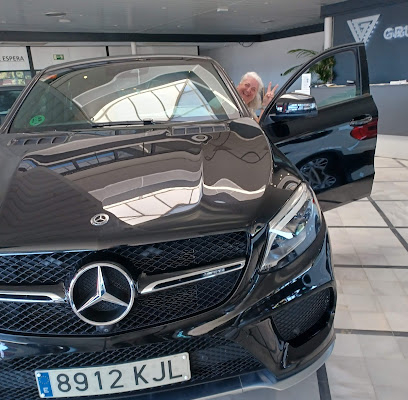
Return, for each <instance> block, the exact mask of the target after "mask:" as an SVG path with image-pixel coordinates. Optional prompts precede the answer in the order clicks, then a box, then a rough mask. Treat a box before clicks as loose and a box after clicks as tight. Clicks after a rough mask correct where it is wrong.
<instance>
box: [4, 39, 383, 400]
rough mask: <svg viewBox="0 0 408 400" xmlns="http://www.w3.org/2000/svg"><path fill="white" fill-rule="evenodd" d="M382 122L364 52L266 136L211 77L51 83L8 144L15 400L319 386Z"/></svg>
mask: <svg viewBox="0 0 408 400" xmlns="http://www.w3.org/2000/svg"><path fill="white" fill-rule="evenodd" d="M327 57H332V58H333V59H335V61H336V62H335V63H334V64H333V65H335V67H334V70H333V80H332V82H330V84H327V82H326V84H323V83H322V81H321V79H320V78H321V77H319V76H317V75H316V74H314V73H313V71H315V68H313V66H314V65H315V64H316V63H320V62H321V61H322V60H323V59H325V58H327ZM310 71H311V72H310ZM309 72H310V73H311V74H312V85H311V86H308V87H305V86H304V85H303V86H302V85H301V84H300V82H301V80H302V76H303V75H304V74H306V73H309ZM377 117H378V113H377V109H376V106H375V104H374V102H373V99H372V97H371V96H370V92H369V82H368V74H367V63H366V55H365V49H364V45H362V44H353V45H346V46H341V47H337V48H333V49H330V50H328V51H326V52H325V53H323V54H321V55H319V56H318V57H316V58H315V59H313V60H311V61H309V62H308V63H306V64H305V65H304V66H303V67H302V68H301V69H299V70H298V72H297V73H296V74H295V75H294V76H293V77H292V78H291V79H289V81H288V83H287V84H286V85H284V86H282V88H281V90H280V91H279V93H277V95H276V97H275V99H274V100H273V101H272V102H271V103H270V105H269V106H268V108H267V109H266V110H265V112H264V114H263V116H262V118H261V120H260V124H258V123H257V122H255V121H254V120H253V119H252V118H251V114H250V112H249V110H248V109H247V108H246V106H245V104H244V103H243V101H242V99H241V98H240V97H239V96H238V93H237V91H236V90H235V87H234V85H233V83H232V82H231V80H230V79H229V78H228V76H227V75H226V73H225V71H224V70H223V69H222V67H221V66H220V65H219V64H217V63H216V62H215V61H213V60H211V59H209V58H206V57H176V56H166V57H165V56H145V57H120V58H116V57H112V58H104V59H93V60H86V61H79V62H75V63H66V64H62V65H58V66H54V67H49V68H47V69H45V70H44V71H43V72H42V73H40V74H38V75H37V76H36V77H35V78H34V79H33V81H32V82H31V83H30V84H29V85H28V87H27V88H26V89H25V90H24V92H23V93H22V95H21V96H20V97H19V99H18V100H17V102H16V103H15V105H14V106H13V108H12V109H11V111H10V113H9V114H8V116H7V118H6V120H5V122H4V124H3V126H2V128H1V131H0V187H1V191H0V271H1V273H0V281H1V282H0V356H1V360H0V393H1V398H2V400H11V399H12V400H35V399H39V398H64V399H70V398H81V399H101V398H103V399H107V400H108V399H109V400H113V399H136V398H137V399H139V398H141V399H142V398H149V399H151V398H155V399H156V398H157V399H160V398H163V399H169V398H174V399H194V398H203V397H206V396H208V397H209V396H218V395H222V394H225V393H239V392H242V391H246V390H251V389H256V388H257V387H270V388H273V389H284V388H286V387H288V386H291V385H293V384H295V383H296V382H299V381H300V380H302V379H303V378H305V377H307V376H308V375H310V374H311V373H313V372H314V371H316V369H318V368H319V367H320V366H321V365H322V364H323V363H324V362H325V360H326V359H327V358H328V356H329V355H330V352H331V350H332V348H333V343H334V330H333V318H334V312H335V304H336V286H335V281H334V277H333V266H332V261H331V252H330V242H329V238H328V233H327V227H326V224H325V220H324V217H323V214H322V211H321V207H322V208H323V209H329V208H333V207H335V206H339V205H341V204H344V203H346V202H349V201H352V200H357V199H359V198H362V197H364V196H367V195H368V194H369V193H370V190H371V184H372V181H373V176H374V166H373V162H374V151H375V144H376V133H377V130H376V128H377ZM319 204H320V205H319Z"/></svg>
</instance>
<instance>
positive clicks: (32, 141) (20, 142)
mask: <svg viewBox="0 0 408 400" xmlns="http://www.w3.org/2000/svg"><path fill="white" fill-rule="evenodd" d="M67 139H68V136H41V137H29V138H25V137H24V138H20V139H13V140H12V141H11V142H10V145H11V146H37V145H39V144H61V143H65V142H66V140H67Z"/></svg>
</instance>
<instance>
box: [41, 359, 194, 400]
mask: <svg viewBox="0 0 408 400" xmlns="http://www.w3.org/2000/svg"><path fill="white" fill-rule="evenodd" d="M35 376H36V379H37V385H38V390H39V392H40V397H41V398H55V397H79V396H94V395H98V394H111V393H121V392H130V391H133V390H142V389H147V388H152V387H156V386H163V385H171V384H172V383H177V382H183V381H188V380H189V379H191V373H190V360H189V356H188V353H180V354H175V355H172V356H167V357H160V358H153V359H150V360H145V361H136V362H130V363H125V364H116V365H106V366H101V367H89V368H67V369H49V370H38V371H35Z"/></svg>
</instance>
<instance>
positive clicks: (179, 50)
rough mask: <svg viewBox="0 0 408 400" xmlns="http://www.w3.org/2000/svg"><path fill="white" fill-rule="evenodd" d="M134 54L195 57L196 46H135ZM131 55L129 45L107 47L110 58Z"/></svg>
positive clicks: (196, 52)
mask: <svg viewBox="0 0 408 400" xmlns="http://www.w3.org/2000/svg"><path fill="white" fill-rule="evenodd" d="M136 51H137V52H136V54H138V55H150V54H163V55H168V54H175V55H188V56H196V55H197V54H198V48H197V46H173V45H172V46H145V45H143V46H139V45H136ZM129 54H132V50H131V47H130V45H128V46H109V55H110V56H122V55H129Z"/></svg>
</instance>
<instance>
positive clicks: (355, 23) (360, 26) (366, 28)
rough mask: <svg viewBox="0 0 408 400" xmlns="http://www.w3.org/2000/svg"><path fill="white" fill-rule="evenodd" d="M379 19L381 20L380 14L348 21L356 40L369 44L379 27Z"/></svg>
mask: <svg viewBox="0 0 408 400" xmlns="http://www.w3.org/2000/svg"><path fill="white" fill-rule="evenodd" d="M378 18H380V14H377V15H371V16H369V17H363V18H356V19H350V20H348V21H347V24H348V26H349V28H350V30H351V33H352V34H353V37H354V40H355V41H356V42H364V44H367V43H368V40H369V39H370V36H371V34H372V33H373V31H374V29H375V26H376V25H377V22H378Z"/></svg>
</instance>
